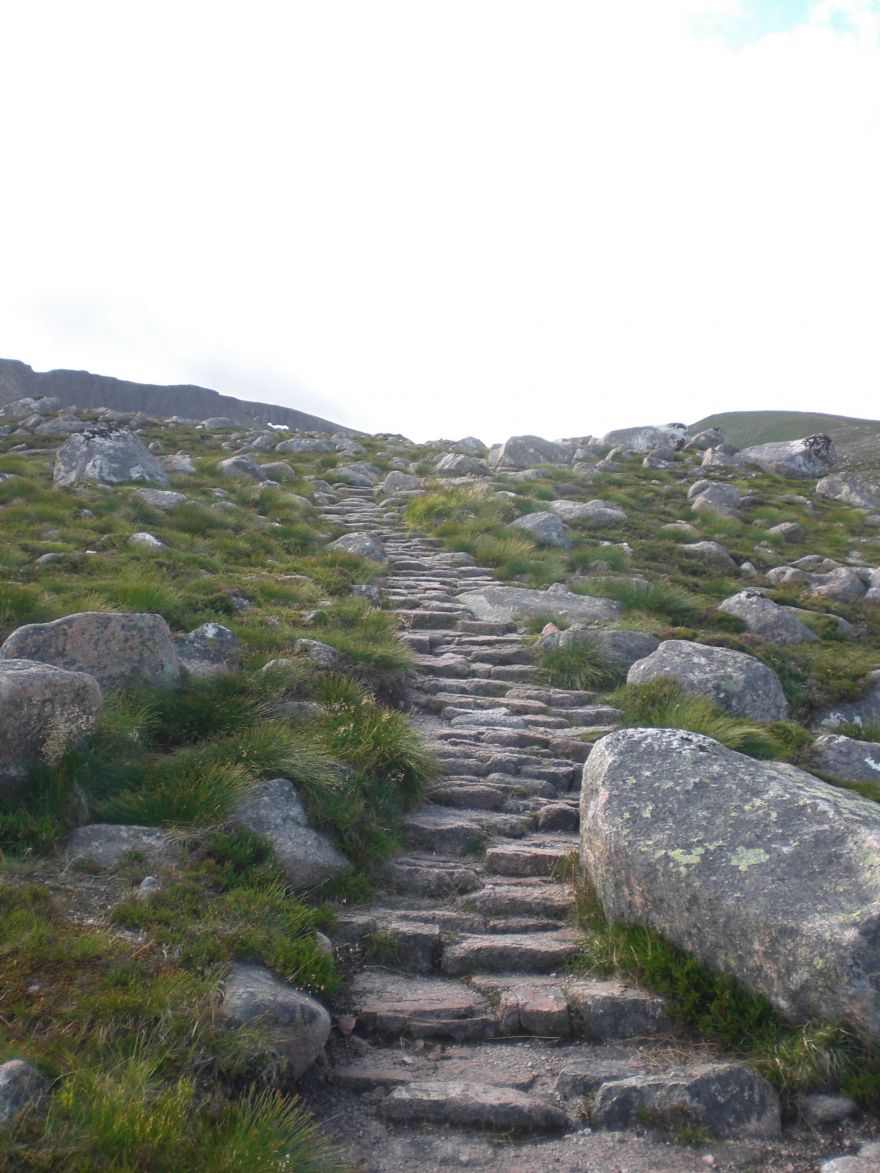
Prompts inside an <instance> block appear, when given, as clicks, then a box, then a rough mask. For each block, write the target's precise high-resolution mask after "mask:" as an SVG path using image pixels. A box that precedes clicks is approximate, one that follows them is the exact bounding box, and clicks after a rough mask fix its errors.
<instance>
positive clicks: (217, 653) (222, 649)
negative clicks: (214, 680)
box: [174, 623, 238, 677]
mask: <svg viewBox="0 0 880 1173" xmlns="http://www.w3.org/2000/svg"><path fill="white" fill-rule="evenodd" d="M174 648H175V650H176V652H177V655H178V658H179V660H180V663H181V664H182V665H183V667H184V668H185V669H186V670H187V672H188V673H189V674H190V676H197V677H206V676H215V675H216V674H217V673H218V672H225V671H228V670H229V669H230V668H231V667H233V666H234V664H235V662H236V660H237V659H238V641H237V640H236V638H235V636H234V634H233V633H232V632H231V631H230V630H229V628H228V627H224V625H223V624H222V623H203V624H202V625H201V627H197V628H195V630H194V631H191V632H189V634H188V635H177V636H175V637H174Z"/></svg>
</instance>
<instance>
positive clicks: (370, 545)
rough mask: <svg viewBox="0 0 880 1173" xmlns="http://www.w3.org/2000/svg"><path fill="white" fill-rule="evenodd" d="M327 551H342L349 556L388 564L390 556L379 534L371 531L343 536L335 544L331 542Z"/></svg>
mask: <svg viewBox="0 0 880 1173" xmlns="http://www.w3.org/2000/svg"><path fill="white" fill-rule="evenodd" d="M325 548H326V549H327V550H342V551H344V552H345V553H347V554H357V555H358V557H359V558H369V559H371V560H372V561H373V562H381V563H383V564H384V563H386V562H387V561H388V556H387V554H386V553H385V545H384V543H383V541H382V539H381V538H380V537H379V535H378V534H376V533H372V532H371V531H369V530H362V531H361V532H359V533H352V534H343V535H342V537H341V538H337V539H336V541H335V542H330V543H329V544H328V545H327V546H326V547H325Z"/></svg>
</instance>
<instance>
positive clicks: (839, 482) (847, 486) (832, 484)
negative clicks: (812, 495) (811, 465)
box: [816, 473, 880, 511]
mask: <svg viewBox="0 0 880 1173" xmlns="http://www.w3.org/2000/svg"><path fill="white" fill-rule="evenodd" d="M816 496H817V497H825V498H826V499H827V500H829V501H841V502H842V503H843V504H844V505H851V506H853V508H855V509H868V510H871V511H876V510H878V509H880V491H878V490H877V489H875V488H873V487H872V486H871V485H867V484H865V482H864V481H862V480H860V479H859V478H858V477H856V476H853V475H852V474H851V473H836V474H833V475H832V476H827V477H822V479H821V480H820V481H817V483H816Z"/></svg>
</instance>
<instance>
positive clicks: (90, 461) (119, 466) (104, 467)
mask: <svg viewBox="0 0 880 1173" xmlns="http://www.w3.org/2000/svg"><path fill="white" fill-rule="evenodd" d="M53 480H54V482H55V484H56V485H57V486H58V487H59V488H69V487H70V486H71V485H76V484H79V483H80V482H82V481H96V482H97V483H98V484H102V485H122V484H126V483H127V482H131V481H141V482H146V483H147V484H153V485H158V486H159V487H160V488H167V487H168V477H167V476H166V475H165V470H164V469H163V467H162V465H161V464H160V463H159V461H158V460H157V459H156V457H155V456H154V455H153V454H152V452H149V451H148V450H147V448H146V446H145V445H144V443H143V441H142V440H141V439H140V437H138V436H135V435H134V434H133V433H132V432H126V431H122V430H119V429H116V428H112V427H109V426H107V425H103V424H98V425H88V426H87V428H86V430H85V431H82V432H78V433H76V434H75V435H72V436H70V437H69V438H68V439H67V440H65V442H64V443H63V444H62V445H61V447H60V448H59V449H58V453H57V455H56V457H55V470H54V473H53Z"/></svg>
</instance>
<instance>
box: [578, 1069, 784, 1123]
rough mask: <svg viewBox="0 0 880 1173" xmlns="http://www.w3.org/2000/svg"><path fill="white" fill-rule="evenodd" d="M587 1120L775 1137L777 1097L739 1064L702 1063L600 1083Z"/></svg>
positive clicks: (766, 1084) (757, 1077)
mask: <svg viewBox="0 0 880 1173" xmlns="http://www.w3.org/2000/svg"><path fill="white" fill-rule="evenodd" d="M590 1119H591V1121H592V1122H593V1123H594V1124H598V1125H600V1126H601V1127H603V1128H613V1129H617V1130H621V1129H625V1128H637V1127H639V1125H642V1126H644V1125H646V1124H647V1125H648V1126H649V1127H654V1128H658V1129H659V1130H660V1131H665V1132H669V1133H671V1134H673V1135H675V1134H676V1133H677V1132H679V1131H680V1130H681V1129H682V1128H684V1127H686V1126H690V1127H696V1128H701V1129H705V1130H706V1132H708V1133H709V1134H710V1135H712V1136H715V1137H732V1138H736V1137H742V1136H754V1137H776V1136H779V1134H780V1131H781V1122H780V1108H779V1097H778V1096H777V1094H776V1092H775V1091H774V1090H773V1088H772V1087H771V1086H770V1084H769V1083H768V1082H767V1080H766V1079H763V1078H762V1077H761V1076H760V1075H756V1074H755V1073H754V1072H753V1071H750V1070H749V1069H748V1068H747V1067H744V1066H743V1065H742V1064H739V1063H703V1064H700V1065H699V1066H695V1067H691V1068H679V1069H677V1070H672V1071H658V1072H645V1073H643V1074H639V1075H633V1076H630V1077H629V1078H628V1079H619V1080H612V1081H610V1082H608V1083H605V1084H603V1085H602V1086H601V1087H600V1088H599V1091H598V1092H597V1094H596V1099H595V1101H594V1103H593V1108H592V1111H591V1113H590Z"/></svg>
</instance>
